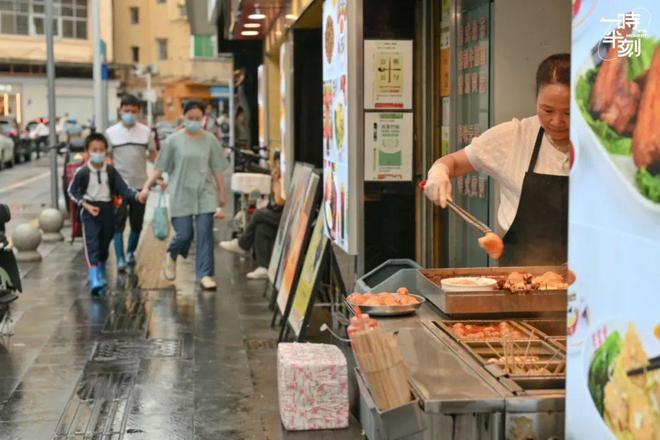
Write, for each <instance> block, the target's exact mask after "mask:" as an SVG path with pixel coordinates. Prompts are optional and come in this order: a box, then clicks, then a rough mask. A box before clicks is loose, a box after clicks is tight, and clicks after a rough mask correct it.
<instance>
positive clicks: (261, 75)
mask: <svg viewBox="0 0 660 440" xmlns="http://www.w3.org/2000/svg"><path fill="white" fill-rule="evenodd" d="M257 85H258V87H257V110H258V115H259V146H260V147H265V146H267V145H268V118H267V117H266V108H267V106H266V100H267V99H268V90H267V81H266V71H265V69H264V65H263V64H261V65H260V66H259V67H257Z"/></svg>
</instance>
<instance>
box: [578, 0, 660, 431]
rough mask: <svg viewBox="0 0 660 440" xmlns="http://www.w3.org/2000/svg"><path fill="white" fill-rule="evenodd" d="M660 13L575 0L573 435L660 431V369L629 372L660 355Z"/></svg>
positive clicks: (642, 3)
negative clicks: (635, 372) (639, 372)
mask: <svg viewBox="0 0 660 440" xmlns="http://www.w3.org/2000/svg"><path fill="white" fill-rule="evenodd" d="M659 17H660V3H658V2H657V0H630V1H628V2H625V4H624V2H615V1H610V2H603V1H601V2H595V1H593V0H591V1H588V0H584V1H578V2H575V4H574V9H573V43H572V54H571V55H572V67H571V69H572V72H571V79H572V85H571V87H572V98H573V100H572V102H571V140H572V142H573V146H574V149H575V154H574V156H575V162H574V165H573V169H572V171H571V185H570V207H569V212H570V215H569V266H570V267H571V268H572V270H573V271H574V272H575V273H576V276H577V281H576V282H575V284H574V285H573V286H571V288H570V290H569V309H568V316H567V321H568V348H567V351H568V372H567V396H566V402H567V403H566V405H567V406H566V417H567V420H566V430H567V438H569V439H587V438H589V439H591V438H593V439H607V440H616V439H630V440H636V439H658V438H660V412H659V409H658V402H659V397H660V371H659V370H655V371H649V372H642V373H641V374H638V375H635V376H629V375H628V374H627V373H628V371H630V370H631V369H634V368H636V367H644V366H646V365H647V363H648V362H649V359H650V358H653V357H657V356H659V355H660V288H659V287H658V280H659V279H660V257H659V256H660V167H659V164H660V149H658V129H659V128H658V127H660V111H659V110H658V102H659V101H658V90H660V27H659V26H658V24H657V20H658V18H659ZM616 72H623V73H622V74H618V73H616ZM613 75H614V76H613ZM614 77H616V80H614V81H606V80H607V79H608V78H610V79H611V78H614ZM612 96H616V99H615V100H613V99H612V98H611V97H612ZM612 112H615V114H616V115H618V116H617V118H612V117H611V115H612V114H613V113H612Z"/></svg>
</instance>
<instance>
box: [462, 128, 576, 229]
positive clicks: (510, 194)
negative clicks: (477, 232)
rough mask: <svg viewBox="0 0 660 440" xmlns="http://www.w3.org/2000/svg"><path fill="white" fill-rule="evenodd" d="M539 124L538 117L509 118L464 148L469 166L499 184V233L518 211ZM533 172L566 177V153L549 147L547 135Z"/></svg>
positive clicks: (568, 161)
mask: <svg viewBox="0 0 660 440" xmlns="http://www.w3.org/2000/svg"><path fill="white" fill-rule="evenodd" d="M540 127H541V125H540V123H539V118H538V116H532V117H529V118H525V119H520V120H519V119H513V120H511V121H509V122H504V123H502V124H499V125H496V126H495V127H492V128H490V129H488V130H487V131H485V132H484V133H483V134H481V136H479V137H476V138H474V139H473V140H472V143H471V144H470V145H468V146H467V147H465V153H466V154H467V157H468V160H469V161H470V163H471V164H472V166H473V167H474V168H475V169H476V170H477V171H479V172H481V173H484V174H488V175H489V176H490V177H492V178H493V179H495V180H496V181H497V183H498V184H499V193H500V206H499V208H498V211H497V223H498V227H499V229H500V231H499V232H501V233H505V232H506V231H508V230H509V228H510V227H511V224H512V223H513V220H514V218H515V216H516V212H517V211H518V204H519V202H520V194H521V192H522V185H523V180H524V178H525V173H526V172H527V169H528V167H529V162H530V160H531V158H532V153H533V151H534V143H535V142H536V137H537V136H538V132H539V128H540ZM533 171H534V172H535V173H538V174H551V175H555V176H567V175H568V173H569V171H570V155H569V154H568V153H562V152H561V151H559V150H557V149H556V148H555V147H553V146H552V144H551V143H550V140H549V139H548V137H547V135H544V136H543V142H542V144H541V151H540V152H539V157H538V160H537V162H536V168H535V169H534V170H533Z"/></svg>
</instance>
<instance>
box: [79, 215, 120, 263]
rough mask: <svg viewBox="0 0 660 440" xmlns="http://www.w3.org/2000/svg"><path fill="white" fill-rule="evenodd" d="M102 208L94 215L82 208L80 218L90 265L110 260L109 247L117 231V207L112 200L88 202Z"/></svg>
mask: <svg viewBox="0 0 660 440" xmlns="http://www.w3.org/2000/svg"><path fill="white" fill-rule="evenodd" d="M88 203H90V204H92V205H94V206H97V207H99V208H100V209H101V211H100V212H99V215H97V216H96V217H94V216H92V214H90V213H89V212H87V211H86V210H85V209H84V208H81V214H80V218H81V220H82V225H83V237H84V239H85V257H86V258H87V265H88V266H89V267H92V266H98V265H99V264H103V263H105V262H106V261H107V260H108V249H109V247H110V242H111V241H112V236H113V234H114V232H115V207H114V205H113V204H112V202H88Z"/></svg>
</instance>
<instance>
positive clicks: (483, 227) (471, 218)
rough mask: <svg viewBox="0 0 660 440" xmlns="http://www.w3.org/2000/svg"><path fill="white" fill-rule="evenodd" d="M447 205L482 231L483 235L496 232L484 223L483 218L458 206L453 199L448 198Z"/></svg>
mask: <svg viewBox="0 0 660 440" xmlns="http://www.w3.org/2000/svg"><path fill="white" fill-rule="evenodd" d="M447 206H448V207H450V208H451V210H452V211H454V212H455V213H456V214H458V216H459V217H461V218H462V219H463V220H465V221H466V222H467V223H468V224H469V225H471V226H473V227H474V228H475V229H476V230H477V231H479V232H481V233H482V234H483V235H486V234H488V233H491V234H494V232H493V230H492V229H490V228H489V227H488V226H486V225H485V224H484V223H482V222H481V220H479V219H478V218H476V217H475V216H474V215H472V214H470V213H469V212H468V211H466V210H465V209H463V208H461V207H460V206H458V205H457V204H456V203H454V201H453V200H447Z"/></svg>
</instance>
